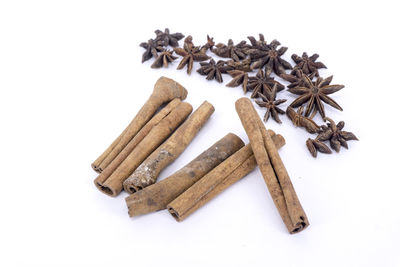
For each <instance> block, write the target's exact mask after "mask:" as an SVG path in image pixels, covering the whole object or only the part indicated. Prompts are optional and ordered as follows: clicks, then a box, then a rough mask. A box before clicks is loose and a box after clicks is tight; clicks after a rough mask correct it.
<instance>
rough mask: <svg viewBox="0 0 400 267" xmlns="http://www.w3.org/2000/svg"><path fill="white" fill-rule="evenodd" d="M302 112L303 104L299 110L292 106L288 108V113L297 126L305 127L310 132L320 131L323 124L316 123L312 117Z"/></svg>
mask: <svg viewBox="0 0 400 267" xmlns="http://www.w3.org/2000/svg"><path fill="white" fill-rule="evenodd" d="M302 114H303V106H301V107H300V108H299V109H298V110H297V112H296V111H295V110H294V109H293V108H292V107H291V106H289V107H288V108H287V109H286V115H287V116H288V117H289V119H290V120H291V121H292V122H293V124H294V125H295V126H298V127H303V128H304V129H306V131H307V132H309V133H318V132H319V131H320V129H321V126H319V125H318V124H316V123H315V121H313V120H312V119H310V118H307V117H304V116H303V115H302Z"/></svg>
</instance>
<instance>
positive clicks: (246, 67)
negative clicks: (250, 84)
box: [226, 58, 252, 72]
mask: <svg viewBox="0 0 400 267" xmlns="http://www.w3.org/2000/svg"><path fill="white" fill-rule="evenodd" d="M226 64H227V65H228V66H230V67H232V68H233V69H235V70H242V71H245V72H250V71H252V69H251V68H250V64H251V60H250V58H246V59H243V60H242V61H234V60H229V61H227V62H226Z"/></svg>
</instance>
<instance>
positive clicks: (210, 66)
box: [197, 59, 232, 83]
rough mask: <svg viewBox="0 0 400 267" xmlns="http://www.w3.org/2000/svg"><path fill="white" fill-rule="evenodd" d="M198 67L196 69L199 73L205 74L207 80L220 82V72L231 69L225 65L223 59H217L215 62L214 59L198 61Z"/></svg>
mask: <svg viewBox="0 0 400 267" xmlns="http://www.w3.org/2000/svg"><path fill="white" fill-rule="evenodd" d="M200 65H201V67H200V69H198V70H197V72H198V73H200V74H201V75H206V76H207V77H206V79H207V80H213V79H215V80H217V81H218V82H220V83H222V82H223V79H222V73H227V71H228V70H232V68H230V67H229V66H226V64H225V61H223V60H219V61H218V62H217V63H215V61H214V59H211V60H210V61H209V62H200Z"/></svg>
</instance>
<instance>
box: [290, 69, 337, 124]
mask: <svg viewBox="0 0 400 267" xmlns="http://www.w3.org/2000/svg"><path fill="white" fill-rule="evenodd" d="M332 78H333V76H330V77H328V78H326V79H323V78H321V77H318V79H317V80H316V81H315V82H313V81H311V79H310V78H309V77H308V76H307V75H304V74H303V78H302V79H303V82H304V86H299V87H293V88H289V89H288V91H289V92H291V93H293V94H296V95H300V96H299V97H298V98H296V100H294V101H293V102H292V103H291V104H290V106H291V107H293V108H296V107H299V106H301V105H303V104H304V103H308V104H307V108H306V110H305V114H304V116H306V117H308V116H310V114H311V112H312V111H313V109H314V110H315V112H317V111H318V112H319V113H320V114H321V116H322V118H324V117H325V110H324V105H323V103H322V101H323V102H325V103H327V104H329V105H331V106H332V107H334V108H336V109H338V110H340V111H342V110H343V109H342V108H341V107H340V106H339V104H338V103H336V102H335V101H334V100H333V99H332V98H330V97H329V96H328V95H330V94H333V93H335V92H337V91H339V90H341V89H342V88H344V86H343V85H338V84H334V85H329V84H330V83H331V81H332Z"/></svg>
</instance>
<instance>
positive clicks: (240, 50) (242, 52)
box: [211, 39, 248, 61]
mask: <svg viewBox="0 0 400 267" xmlns="http://www.w3.org/2000/svg"><path fill="white" fill-rule="evenodd" d="M247 49H248V45H246V41H241V42H240V43H238V44H237V45H234V44H233V41H232V39H229V41H228V45H225V44H222V43H219V44H217V45H216V46H215V48H212V49H211V51H212V52H213V53H214V54H216V55H217V56H220V57H224V58H228V57H229V58H231V59H233V60H234V61H240V60H242V59H245V58H246V57H247V55H246V51H247Z"/></svg>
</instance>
